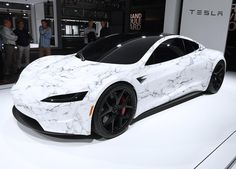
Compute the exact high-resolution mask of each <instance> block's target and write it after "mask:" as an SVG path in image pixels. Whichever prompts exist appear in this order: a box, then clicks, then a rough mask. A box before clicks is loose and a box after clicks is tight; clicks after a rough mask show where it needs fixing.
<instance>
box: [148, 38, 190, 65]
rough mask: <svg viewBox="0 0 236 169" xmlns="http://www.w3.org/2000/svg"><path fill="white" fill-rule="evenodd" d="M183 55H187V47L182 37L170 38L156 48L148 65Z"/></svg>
mask: <svg viewBox="0 0 236 169" xmlns="http://www.w3.org/2000/svg"><path fill="white" fill-rule="evenodd" d="M183 55H185V48H184V44H183V41H182V39H180V38H174V39H169V40H167V41H165V42H163V43H162V44H161V45H160V46H158V47H157V48H156V50H155V51H154V52H153V53H152V55H151V56H150V58H149V60H148V61H147V63H146V65H153V64H157V63H162V62H166V61H169V60H172V59H176V58H178V57H181V56H183Z"/></svg>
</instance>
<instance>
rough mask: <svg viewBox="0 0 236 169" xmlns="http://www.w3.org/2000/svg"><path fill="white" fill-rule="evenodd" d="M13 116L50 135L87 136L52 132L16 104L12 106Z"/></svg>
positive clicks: (26, 124) (25, 124) (28, 125)
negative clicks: (20, 109)
mask: <svg viewBox="0 0 236 169" xmlns="http://www.w3.org/2000/svg"><path fill="white" fill-rule="evenodd" d="M12 113H13V116H14V117H15V118H16V120H17V121H18V122H20V123H21V124H22V125H24V126H26V127H29V128H31V129H33V130H35V131H37V132H39V133H42V134H46V135H50V136H62V137H63V136H66V137H73V136H85V135H81V134H71V133H59V132H50V131H45V130H44V129H43V127H42V126H41V125H40V124H39V123H38V121H37V120H35V119H33V118H31V117H29V116H27V115H25V114H23V113H22V112H20V111H19V110H18V109H17V108H16V107H15V106H13V108H12Z"/></svg>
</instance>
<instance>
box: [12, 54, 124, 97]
mask: <svg viewBox="0 0 236 169" xmlns="http://www.w3.org/2000/svg"><path fill="white" fill-rule="evenodd" d="M126 68H127V66H124V65H116V64H106V63H98V62H91V61H81V60H80V59H78V58H76V57H75V55H65V56H59V55H57V56H48V57H44V58H40V59H38V60H36V61H34V62H33V63H31V64H30V65H29V66H27V67H26V68H25V69H24V70H23V71H22V73H21V75H20V77H19V79H18V81H17V83H16V84H15V85H14V86H13V88H12V93H13V95H18V96H19V95H21V96H22V95H24V96H25V97H28V96H30V95H32V94H33V95H34V97H37V100H41V99H44V98H46V97H50V96H55V95H60V94H69V93H75V92H81V91H88V90H93V89H96V88H97V86H98V85H102V83H104V81H106V80H107V79H108V78H112V77H113V78H114V76H112V75H114V74H118V73H120V72H123V71H125V70H127V69H126ZM30 97H31V96H30Z"/></svg>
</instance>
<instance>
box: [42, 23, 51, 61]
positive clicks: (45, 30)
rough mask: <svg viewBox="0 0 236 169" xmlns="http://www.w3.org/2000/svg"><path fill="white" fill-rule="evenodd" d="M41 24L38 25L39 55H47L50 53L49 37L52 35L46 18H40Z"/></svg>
mask: <svg viewBox="0 0 236 169" xmlns="http://www.w3.org/2000/svg"><path fill="white" fill-rule="evenodd" d="M41 24H42V25H41V26H40V27H39V34H40V38H39V56H40V57H43V56H48V55H51V48H50V43H51V37H52V29H51V28H50V27H49V21H48V20H45V19H43V20H41Z"/></svg>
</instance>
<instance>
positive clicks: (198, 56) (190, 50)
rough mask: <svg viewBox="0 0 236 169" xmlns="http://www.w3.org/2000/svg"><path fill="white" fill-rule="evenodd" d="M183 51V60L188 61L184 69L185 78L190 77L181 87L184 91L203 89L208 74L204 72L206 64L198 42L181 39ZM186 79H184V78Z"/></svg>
mask: <svg viewBox="0 0 236 169" xmlns="http://www.w3.org/2000/svg"><path fill="white" fill-rule="evenodd" d="M183 43H184V47H185V53H186V55H185V56H184V60H185V61H186V62H187V63H188V64H186V69H185V77H184V78H185V79H187V78H191V81H189V83H185V85H184V86H183V87H184V88H185V89H183V90H184V91H185V92H186V93H188V92H189V91H190V89H191V91H194V90H195V91H198V90H203V89H204V88H205V87H206V86H205V85H207V84H204V82H206V81H207V79H208V77H209V74H208V73H207V72H205V70H206V68H205V67H206V66H208V65H207V64H206V57H205V55H204V56H203V55H202V48H201V47H200V46H199V44H197V43H195V42H193V41H191V40H187V39H183ZM185 81H186V80H185Z"/></svg>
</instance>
